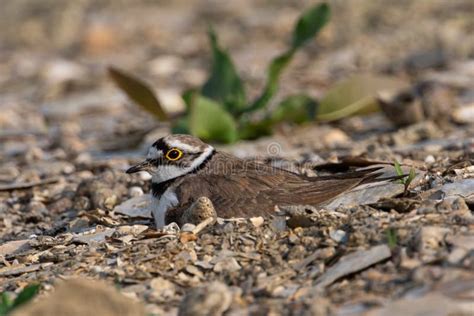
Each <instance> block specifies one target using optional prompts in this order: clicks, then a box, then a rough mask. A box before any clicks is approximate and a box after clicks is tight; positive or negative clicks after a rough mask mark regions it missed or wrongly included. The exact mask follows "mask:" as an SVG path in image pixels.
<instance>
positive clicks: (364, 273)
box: [0, 0, 474, 315]
mask: <svg viewBox="0 0 474 316" xmlns="http://www.w3.org/2000/svg"><path fill="white" fill-rule="evenodd" d="M312 3H313V2H311V1H263V0H261V1H257V0H252V1H251V0H244V1H215V0H208V1H204V0H203V1H191V2H190V1H173V2H171V1H170V2H168V1H145V0H141V1H107V0H103V1H92V0H81V1H54V0H43V1H32V0H18V1H9V2H7V3H5V4H3V5H2V6H3V8H2V10H0V38H1V41H0V291H1V292H5V293H8V294H9V295H10V296H11V297H14V296H15V295H16V294H17V293H19V292H20V291H21V289H23V288H24V287H25V286H27V285H28V284H31V283H39V284H41V291H40V294H39V296H38V297H37V298H36V299H35V300H34V302H33V304H29V305H27V306H25V307H24V308H23V309H18V310H17V312H16V313H17V315H48V314H49V315H51V314H69V315H83V314H86V313H89V312H91V311H96V312H97V311H99V310H100V309H99V308H104V310H100V311H101V312H100V314H103V315H108V314H110V315H117V314H122V315H138V314H144V315H146V314H156V315H176V314H180V315H188V314H193V315H200V314H202V315H221V314H226V315H241V314H243V315H247V314H252V315H253V314H255V315H260V314H269V315H280V314H282V315H290V314H295V315H302V314H304V315H306V314H307V315H359V314H364V315H400V314H406V315H415V314H416V315H420V314H426V315H428V314H429V315H448V314H456V315H464V314H465V315H472V314H474V303H473V302H474V214H473V211H474V165H473V163H474V59H473V58H474V37H473V36H472V33H473V31H474V20H473V19H472V15H473V14H474V2H473V1H470V0H458V1H444V0H432V1H389V0H386V1H370V0H353V1H339V0H334V1H330V5H331V8H332V12H333V17H332V19H331V22H330V24H329V26H328V27H327V28H326V29H324V31H323V32H322V33H321V34H320V36H319V37H318V38H317V39H316V40H315V41H314V42H311V43H310V44H309V45H308V46H307V47H306V48H305V49H303V50H302V51H301V52H299V53H298V54H297V56H296V57H295V60H293V62H292V64H291V66H290V67H289V69H288V71H287V72H285V75H284V77H283V79H282V81H281V89H280V91H279V93H278V96H277V100H278V99H281V98H283V97H284V96H285V95H288V94H289V93H293V92H298V91H304V92H306V93H308V94H309V95H311V96H313V97H315V98H321V97H322V96H323V95H324V94H325V93H326V92H327V91H328V90H329V89H330V88H331V87H334V85H336V84H337V82H338V81H339V80H341V79H345V78H348V77H350V76H352V75H360V74H364V76H370V78H375V79H374V80H377V78H379V76H381V75H384V76H388V77H392V78H396V79H397V80H400V81H403V82H404V83H406V84H407V85H408V86H409V87H412V89H413V91H414V92H413V94H412V96H411V97H410V98H408V99H407V98H399V99H396V98H394V97H391V96H390V97H389V100H388V101H387V102H388V103H389V107H390V106H392V107H395V110H394V111H390V110H386V112H384V113H382V112H378V113H372V114H370V115H363V116H362V115H361V116H355V117H348V118H344V119H342V120H339V121H337V122H332V123H316V122H315V123H311V124H305V125H303V126H292V125H291V126H290V125H284V126H281V127H279V128H278V129H277V130H276V131H275V134H274V135H272V136H267V137H264V138H261V139H258V140H255V141H242V142H239V143H237V144H233V145H217V147H218V148H219V150H224V151H228V152H231V153H234V154H235V155H237V156H239V157H243V158H253V157H256V156H257V157H259V159H262V160H263V161H265V163H272V164H275V165H278V164H281V163H287V162H291V165H292V166H293V167H294V168H296V169H297V170H298V171H299V172H306V173H311V174H325V175H327V174H331V173H333V172H334V171H335V168H334V166H333V167H331V165H328V164H329V163H336V162H341V161H342V162H344V161H346V162H347V161H348V160H347V159H346V160H344V159H342V158H343V157H359V158H363V159H364V160H370V161H385V162H390V163H392V162H393V161H394V160H396V161H399V162H400V163H402V165H403V168H404V171H406V172H408V171H409V170H410V169H411V168H414V170H415V171H416V174H417V177H416V178H415V180H414V181H412V183H411V184H410V186H409V187H408V188H407V190H405V188H404V185H403V184H401V183H399V182H386V183H380V184H378V185H376V186H373V187H363V188H360V189H358V190H356V191H354V192H351V193H349V194H347V195H344V196H341V197H340V198H338V199H337V200H336V201H333V202H332V203H330V204H328V205H325V206H324V207H321V208H310V207H306V206H295V208H290V209H283V210H281V211H282V214H283V215H282V216H275V217H274V218H268V219H262V218H252V219H231V220H224V219H219V220H218V221H217V223H214V224H209V225H207V226H204V227H202V226H199V225H198V226H188V227H185V228H182V229H180V228H179V227H177V226H174V225H170V226H167V227H166V228H165V229H164V230H158V231H157V230H155V229H154V228H153V226H152V220H151V219H150V215H149V212H148V211H147V210H146V209H140V208H139V207H136V205H135V206H133V207H132V205H131V204H133V203H135V204H136V203H138V202H137V201H145V200H146V198H147V197H148V194H147V193H148V192H149V186H150V184H149V177H148V176H147V175H146V174H138V175H127V174H125V172H124V171H125V170H126V169H127V168H128V167H129V166H130V165H131V164H132V163H134V162H137V161H139V160H140V159H141V158H142V157H143V156H144V155H145V152H146V148H147V147H148V146H149V145H150V144H151V143H152V142H153V141H155V140H156V139H157V138H158V137H160V136H163V135H166V134H168V133H169V132H170V131H169V124H168V123H164V122H157V121H156V120H155V119H154V118H152V117H151V116H150V115H149V114H147V113H146V112H143V111H142V110H140V109H139V108H138V107H137V106H136V105H134V104H132V103H131V102H130V101H129V100H128V99H127V98H126V97H125V96H124V95H122V94H121V93H120V91H119V90H118V89H117V88H116V87H115V86H113V84H112V82H111V81H110V79H109V78H108V77H107V76H106V67H107V66H109V65H116V66H118V67H120V68H122V69H126V70H127V71H129V72H131V73H134V74H136V75H138V76H139V77H140V78H143V79H146V80H147V81H148V82H150V83H151V84H152V85H153V86H154V87H155V88H156V92H157V95H158V96H159V98H160V100H161V101H162V103H163V104H164V106H165V107H166V108H167V110H169V111H170V112H176V113H177V112H179V111H182V110H183V108H184V105H183V101H182V100H181V98H180V94H181V92H182V91H183V90H185V89H187V88H190V87H195V86H198V85H200V84H202V82H203V81H204V80H205V79H206V76H207V70H208V68H209V64H210V51H209V45H208V41H207V38H206V29H207V26H208V24H209V23H211V24H212V25H214V27H215V29H216V31H217V33H218V34H219V38H220V40H221V43H222V45H223V46H224V47H226V48H227V49H228V50H229V52H230V53H231V55H232V56H233V57H234V61H235V64H236V66H237V68H238V70H239V73H240V74H241V75H242V77H243V78H244V81H245V82H246V87H247V90H248V94H249V95H250V96H251V97H255V96H256V95H257V93H258V91H260V89H261V87H262V86H263V84H264V79H265V69H266V65H267V64H268V61H269V60H270V59H271V58H272V57H274V56H276V55H277V54H278V53H281V52H282V51H283V50H284V49H285V47H286V46H285V45H286V42H287V40H288V39H289V38H290V34H291V30H292V28H293V25H294V23H295V19H296V18H297V17H298V15H299V14H300V12H301V11H302V10H303V9H304V8H307V7H308V6H310V5H311V4H312ZM367 82H369V83H370V81H369V80H368V81H367ZM427 82H428V84H426V83H427ZM369 83H368V84H369ZM414 108H416V109H419V108H422V109H423V111H422V112H423V113H424V114H423V115H421V116H416V115H413V113H414V112H411V111H414V110H413V109H414ZM433 109H434V110H433ZM417 113H418V112H417ZM400 120H402V123H405V124H402V125H403V126H400V124H398V125H397V123H400ZM408 123H410V124H408ZM352 161H354V159H353V160H352ZM303 166H304V167H303ZM392 169H393V168H392V167H390V166H388V167H386V172H387V173H390V172H392V174H393V172H394V171H393V170H392ZM127 201H128V204H127ZM130 201H132V202H133V203H132V202H130ZM124 203H125V204H124ZM78 278H79V280H77V279H78ZM97 281H99V282H101V283H100V284H98V285H97V283H95V282H97ZM103 283H105V285H104V284H103ZM91 293H92V294H91ZM84 301H87V302H90V304H84V303H83V302H84ZM72 306H75V307H74V308H72Z"/></svg>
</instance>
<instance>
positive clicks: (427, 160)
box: [425, 155, 436, 164]
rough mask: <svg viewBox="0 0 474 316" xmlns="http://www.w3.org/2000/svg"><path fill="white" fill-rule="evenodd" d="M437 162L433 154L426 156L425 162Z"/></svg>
mask: <svg viewBox="0 0 474 316" xmlns="http://www.w3.org/2000/svg"><path fill="white" fill-rule="evenodd" d="M435 162H436V159H435V157H434V156H433V155H428V156H426V158H425V163H428V164H432V163H435Z"/></svg>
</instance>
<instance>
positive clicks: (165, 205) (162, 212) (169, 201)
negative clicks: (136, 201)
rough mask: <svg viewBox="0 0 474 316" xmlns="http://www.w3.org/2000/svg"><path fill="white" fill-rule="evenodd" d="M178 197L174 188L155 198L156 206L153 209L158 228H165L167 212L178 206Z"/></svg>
mask: <svg viewBox="0 0 474 316" xmlns="http://www.w3.org/2000/svg"><path fill="white" fill-rule="evenodd" d="M178 203H179V201H178V197H177V196H176V193H175V191H174V188H168V189H166V191H165V192H164V193H163V194H162V195H161V196H157V197H155V198H154V203H153V204H154V205H153V209H152V213H153V217H154V219H155V225H156V228H162V227H163V226H165V216H166V212H167V211H168V210H169V209H170V208H172V207H174V206H176V205H178Z"/></svg>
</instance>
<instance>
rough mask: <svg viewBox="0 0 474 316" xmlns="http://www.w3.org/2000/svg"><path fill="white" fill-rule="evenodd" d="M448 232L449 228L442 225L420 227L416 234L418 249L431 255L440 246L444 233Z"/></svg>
mask: <svg viewBox="0 0 474 316" xmlns="http://www.w3.org/2000/svg"><path fill="white" fill-rule="evenodd" d="M450 232H451V230H449V229H448V228H444V227H438V226H425V227H422V228H421V229H420V230H419V232H418V234H417V236H416V244H417V248H418V251H420V252H421V253H422V254H424V255H432V254H433V253H434V252H436V251H437V250H438V249H439V248H440V247H441V246H442V244H443V243H444V240H445V237H446V235H447V234H448V233H450Z"/></svg>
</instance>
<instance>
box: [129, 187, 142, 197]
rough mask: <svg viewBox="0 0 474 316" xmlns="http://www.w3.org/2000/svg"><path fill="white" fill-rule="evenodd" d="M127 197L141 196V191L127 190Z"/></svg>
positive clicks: (134, 188)
mask: <svg viewBox="0 0 474 316" xmlns="http://www.w3.org/2000/svg"><path fill="white" fill-rule="evenodd" d="M128 195H130V196H131V197H137V196H142V195H143V190H142V188H140V187H131V188H130V189H128Z"/></svg>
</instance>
